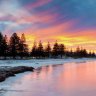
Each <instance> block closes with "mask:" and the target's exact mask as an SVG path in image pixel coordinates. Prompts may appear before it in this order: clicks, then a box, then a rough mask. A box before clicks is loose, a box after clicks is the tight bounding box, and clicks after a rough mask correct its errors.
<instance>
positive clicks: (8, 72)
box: [0, 66, 34, 82]
mask: <svg viewBox="0 0 96 96" xmlns="http://www.w3.org/2000/svg"><path fill="white" fill-rule="evenodd" d="M33 70H34V68H33V67H26V66H18V67H1V68H0V82H2V81H4V80H5V79H6V78H8V77H10V76H15V74H18V73H22V72H26V71H33Z"/></svg>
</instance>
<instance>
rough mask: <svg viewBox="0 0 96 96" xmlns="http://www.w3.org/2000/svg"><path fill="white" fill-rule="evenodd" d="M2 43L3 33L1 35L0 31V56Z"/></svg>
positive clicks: (1, 54) (0, 54)
mask: <svg viewBox="0 0 96 96" xmlns="http://www.w3.org/2000/svg"><path fill="white" fill-rule="evenodd" d="M2 45H3V35H2V33H1V32H0V56H3V48H2Z"/></svg>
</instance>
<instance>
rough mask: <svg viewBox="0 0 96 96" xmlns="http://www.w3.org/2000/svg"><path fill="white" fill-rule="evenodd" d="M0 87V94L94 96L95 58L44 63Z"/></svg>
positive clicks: (3, 83)
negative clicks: (72, 61)
mask: <svg viewBox="0 0 96 96" xmlns="http://www.w3.org/2000/svg"><path fill="white" fill-rule="evenodd" d="M0 88H1V90H0V96H96V61H90V62H89V61H88V62H79V63H66V64H60V65H50V66H44V67H41V68H38V69H37V70H35V71H34V72H32V73H24V74H20V75H17V76H16V77H12V78H9V79H7V80H6V81H5V82H2V83H1V84H0Z"/></svg>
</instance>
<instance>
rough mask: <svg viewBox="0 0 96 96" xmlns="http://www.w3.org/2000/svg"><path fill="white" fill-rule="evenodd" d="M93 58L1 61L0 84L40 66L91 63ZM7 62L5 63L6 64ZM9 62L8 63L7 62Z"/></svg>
mask: <svg viewBox="0 0 96 96" xmlns="http://www.w3.org/2000/svg"><path fill="white" fill-rule="evenodd" d="M93 60H96V59H95V58H94V59H93V58H90V59H89V58H80V59H72V58H67V59H37V60H36V59H31V60H24V61H23V62H21V60H18V61H17V60H2V62H0V82H3V81H5V80H6V79H7V78H8V77H12V76H15V75H16V74H19V73H24V72H28V71H31V72H33V71H34V69H37V68H39V67H41V66H47V65H57V64H64V63H72V62H84V61H93ZM6 61H7V62H6ZM9 61H10V62H9Z"/></svg>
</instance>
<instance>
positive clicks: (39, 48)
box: [37, 41, 44, 58]
mask: <svg viewBox="0 0 96 96" xmlns="http://www.w3.org/2000/svg"><path fill="white" fill-rule="evenodd" d="M37 54H38V57H39V58H41V57H44V49H43V45H42V42H41V41H40V42H39V44H38V48H37Z"/></svg>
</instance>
